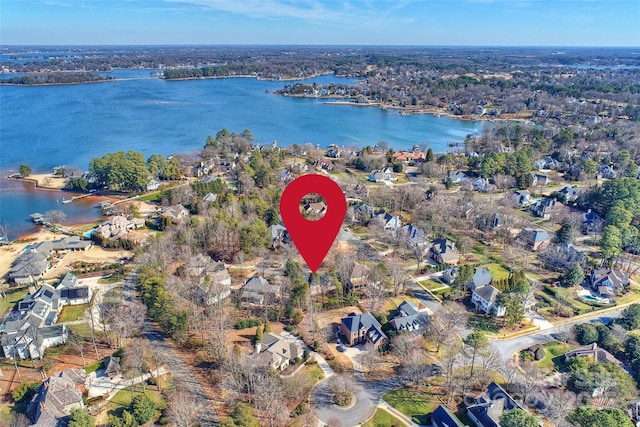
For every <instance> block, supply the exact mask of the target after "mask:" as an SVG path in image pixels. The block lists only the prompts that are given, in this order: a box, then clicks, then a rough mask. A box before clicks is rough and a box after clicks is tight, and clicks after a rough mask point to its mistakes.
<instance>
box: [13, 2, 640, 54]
mask: <svg viewBox="0 0 640 427" xmlns="http://www.w3.org/2000/svg"><path fill="white" fill-rule="evenodd" d="M68 44H73V45H114V44H115V45H136V44H144V45H149V44H178V45H180V44H204V45H215V44H245V45H246V44H265V45H268V44H280V45H283V44H284V45H413V46H429V45H447V46H453V45H462V46H631V47H640V0H0V45H68Z"/></svg>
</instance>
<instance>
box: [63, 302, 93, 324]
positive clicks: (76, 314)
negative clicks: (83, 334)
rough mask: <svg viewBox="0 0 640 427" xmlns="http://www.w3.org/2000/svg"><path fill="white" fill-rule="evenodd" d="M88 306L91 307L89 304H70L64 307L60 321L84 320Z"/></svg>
mask: <svg viewBox="0 0 640 427" xmlns="http://www.w3.org/2000/svg"><path fill="white" fill-rule="evenodd" d="M87 307H89V304H80V305H69V306H66V307H64V308H63V309H62V314H60V318H59V319H58V323H63V322H72V321H74V320H82V318H83V317H84V312H85V311H86V310H87Z"/></svg>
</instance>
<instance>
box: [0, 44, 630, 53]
mask: <svg viewBox="0 0 640 427" xmlns="http://www.w3.org/2000/svg"><path fill="white" fill-rule="evenodd" d="M226 46H229V47H295V48H307V47H308V48H314V47H316V48H317V47H326V48H376V47H379V48H407V49H409V48H414V49H415V48H419V49H423V48H453V49H625V50H630V49H640V44H639V45H637V46H635V45H634V46H620V45H609V46H604V45H594V46H590V45H463V44H460V45H441V44H432V45H410V44H291V43H288V44H285V43H263V44H260V43H217V44H216V43H173V44H172V43H143V44H137V43H121V44H79V43H73V44H3V45H0V50H2V49H8V48H12V47H20V48H25V47H35V48H45V47H67V48H85V47H103V48H110V47H226ZM638 54H639V55H640V51H639V52H638Z"/></svg>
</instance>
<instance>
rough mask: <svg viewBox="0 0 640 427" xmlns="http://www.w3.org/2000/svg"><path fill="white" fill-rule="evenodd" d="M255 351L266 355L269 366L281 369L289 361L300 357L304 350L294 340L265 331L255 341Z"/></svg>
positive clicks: (288, 363)
mask: <svg viewBox="0 0 640 427" xmlns="http://www.w3.org/2000/svg"><path fill="white" fill-rule="evenodd" d="M256 353H257V354H266V355H268V356H267V357H269V364H270V365H271V367H272V368H273V369H277V370H280V371H283V370H285V369H286V368H287V367H288V366H289V365H290V364H291V361H295V360H296V359H302V356H303V353H304V352H303V350H302V348H301V347H300V345H299V344H298V342H297V341H296V340H293V339H288V338H286V337H284V336H282V335H280V334H275V333H271V332H267V333H265V334H264V336H263V337H262V339H261V340H260V341H259V342H258V343H256Z"/></svg>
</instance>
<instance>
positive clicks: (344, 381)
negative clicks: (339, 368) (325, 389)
mask: <svg viewBox="0 0 640 427" xmlns="http://www.w3.org/2000/svg"><path fill="white" fill-rule="evenodd" d="M327 381H328V382H329V388H330V389H331V393H332V395H333V400H334V402H336V403H339V402H340V403H346V402H350V401H351V400H352V399H353V398H354V397H353V396H354V395H355V394H356V393H357V392H358V391H359V387H358V385H357V384H356V382H355V380H354V379H353V377H352V376H351V375H348V374H336V375H333V376H331V377H330V378H329V379H328V380H327Z"/></svg>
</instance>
